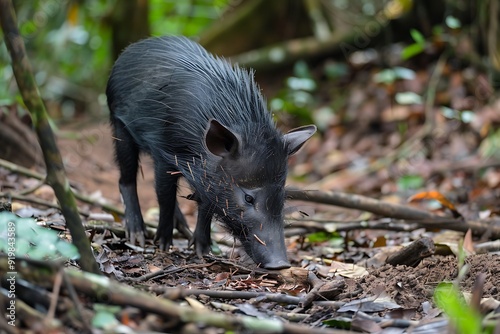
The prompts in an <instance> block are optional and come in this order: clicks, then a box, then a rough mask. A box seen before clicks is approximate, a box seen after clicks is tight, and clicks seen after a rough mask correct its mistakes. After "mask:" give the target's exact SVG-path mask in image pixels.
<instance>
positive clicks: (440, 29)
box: [401, 15, 462, 60]
mask: <svg viewBox="0 0 500 334" xmlns="http://www.w3.org/2000/svg"><path fill="white" fill-rule="evenodd" d="M461 27H462V24H461V23H460V20H459V19H457V18H456V17H454V16H451V15H448V16H446V18H445V22H444V25H438V26H435V27H434V28H433V29H432V36H430V37H429V38H428V39H426V38H425V36H424V35H422V33H421V32H420V31H418V30H416V29H412V30H410V35H411V38H412V39H413V41H414V43H412V44H410V45H408V46H406V47H405V48H404V49H403V51H402V52H401V58H402V59H404V60H407V59H410V58H412V57H415V56H416V55H418V54H421V53H422V52H424V51H425V50H426V49H427V48H429V47H430V46H431V45H432V41H433V40H440V41H444V42H446V43H450V42H452V41H453V38H449V37H450V36H449V35H448V36H447V35H445V34H446V29H449V30H455V29H459V28H461ZM452 43H453V42H452Z"/></svg>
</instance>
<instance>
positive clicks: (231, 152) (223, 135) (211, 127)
mask: <svg viewBox="0 0 500 334" xmlns="http://www.w3.org/2000/svg"><path fill="white" fill-rule="evenodd" d="M205 144H206V145H207V148H208V150H209V151H210V152H211V153H213V154H214V155H216V156H219V157H222V158H226V157H236V156H237V155H238V150H239V146H240V140H239V138H238V136H237V135H236V134H234V133H233V132H232V131H231V130H229V129H228V128H226V127H225V126H224V125H222V124H220V123H219V122H218V121H216V120H215V119H212V120H210V121H209V122H208V126H207V130H206V132H205Z"/></svg>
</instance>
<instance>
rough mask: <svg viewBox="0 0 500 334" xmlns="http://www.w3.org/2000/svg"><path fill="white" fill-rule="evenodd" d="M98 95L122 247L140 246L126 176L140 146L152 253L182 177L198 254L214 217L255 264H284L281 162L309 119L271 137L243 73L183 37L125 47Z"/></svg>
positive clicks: (165, 232)
mask: <svg viewBox="0 0 500 334" xmlns="http://www.w3.org/2000/svg"><path fill="white" fill-rule="evenodd" d="M106 94H107V97H108V105H109V109H110V113H111V115H110V116H111V117H110V118H111V124H112V128H113V132H114V145H115V152H116V160H117V163H118V165H119V168H120V181H119V186H120V192H121V195H122V199H123V202H124V204H125V221H126V228H127V233H128V237H129V238H130V240H131V242H132V243H135V242H136V241H138V242H139V243H140V244H142V245H144V223H143V219H142V216H141V211H140V207H139V202H138V197H137V190H136V177H137V169H138V160H139V153H140V152H147V153H149V154H150V155H151V156H152V158H153V161H154V169H155V181H156V182H155V183H156V185H155V188H156V194H157V197H158V202H159V206H160V218H159V225H158V230H157V235H156V240H159V244H160V248H161V249H168V248H169V247H170V245H171V242H172V233H173V228H174V213H176V214H179V213H180V211H179V210H178V207H177V203H176V189H177V181H178V178H179V177H180V176H183V177H185V178H186V180H187V181H188V183H189V184H190V187H191V188H192V190H193V191H194V194H193V196H192V198H194V199H195V200H196V201H197V202H198V220H197V225H196V228H195V231H194V235H193V238H194V241H193V242H194V244H195V248H196V252H197V254H198V255H199V256H201V255H203V254H206V253H208V252H209V250H210V244H211V239H210V224H211V221H212V217H214V216H215V217H216V218H217V219H218V220H219V221H220V222H222V224H223V226H225V227H226V228H227V230H229V231H230V232H231V233H232V234H233V235H234V236H235V237H237V238H238V239H239V240H240V241H241V243H242V245H243V246H244V249H245V251H246V252H247V254H249V255H250V257H251V258H252V259H253V260H254V261H255V262H256V263H257V264H260V265H261V266H263V267H265V268H270V269H278V268H286V267H289V266H290V264H289V262H288V260H287V256H286V248H285V242H284V234H283V213H282V211H283V205H284V200H285V189H284V187H285V179H286V175H287V159H288V157H289V156H290V155H291V154H293V153H295V152H296V151H297V150H298V149H299V148H300V147H301V146H302V145H303V144H304V142H305V141H306V140H307V139H309V137H311V136H312V135H313V134H314V132H315V131H316V127H315V126H314V125H309V126H304V127H300V128H297V129H294V130H291V131H289V132H288V133H286V134H284V135H283V134H281V133H280V132H279V131H278V130H277V129H276V126H275V123H274V121H273V119H272V116H271V114H270V113H269V112H268V110H267V108H266V104H265V101H264V99H263V97H262V96H261V94H260V91H259V88H258V86H257V85H256V83H255V82H254V79H253V73H249V72H247V71H246V70H243V69H241V68H239V67H238V66H232V65H231V64H229V63H228V62H227V61H225V60H223V59H221V58H217V57H215V56H213V55H211V54H209V53H208V52H207V51H206V50H205V49H203V48H202V47H201V46H200V45H199V44H197V43H195V42H193V41H191V40H189V39H187V38H184V37H172V36H170V37H159V38H149V39H146V40H142V41H140V42H137V43H135V44H132V45H130V46H129V47H128V48H126V49H125V50H124V51H123V53H122V54H121V55H120V57H119V58H118V60H117V61H116V63H115V65H114V66H113V69H112V72H111V76H110V78H109V82H108V86H107V90H106Z"/></svg>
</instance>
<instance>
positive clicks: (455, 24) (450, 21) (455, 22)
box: [445, 15, 462, 29]
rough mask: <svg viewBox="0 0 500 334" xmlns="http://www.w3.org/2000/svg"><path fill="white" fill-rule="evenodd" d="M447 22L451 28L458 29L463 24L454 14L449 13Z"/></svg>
mask: <svg viewBox="0 0 500 334" xmlns="http://www.w3.org/2000/svg"><path fill="white" fill-rule="evenodd" d="M445 23H446V25H447V26H448V28H450V29H458V28H460V27H461V26H462V24H461V23H460V20H459V19H457V18H456V17H454V16H452V15H448V16H447V17H446V19H445Z"/></svg>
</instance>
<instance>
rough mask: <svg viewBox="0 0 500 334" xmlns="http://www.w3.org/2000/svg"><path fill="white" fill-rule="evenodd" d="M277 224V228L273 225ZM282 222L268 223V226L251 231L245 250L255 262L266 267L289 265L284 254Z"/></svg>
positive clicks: (281, 267)
mask: <svg viewBox="0 0 500 334" xmlns="http://www.w3.org/2000/svg"><path fill="white" fill-rule="evenodd" d="M278 224H279V226H280V227H279V228H277V229H273V228H272V227H273V226H276V225H278ZM282 224H283V223H282V222H275V223H274V225H273V224H268V228H267V229H266V228H264V229H262V230H259V231H253V233H252V234H251V235H249V236H248V237H249V238H248V239H249V240H247V242H248V243H246V244H245V250H246V252H247V253H248V254H249V255H250V256H251V257H252V259H253V260H254V261H255V263H257V264H259V265H260V266H261V267H263V268H266V269H284V268H289V267H290V262H288V259H287V256H286V246H285V238H284V233H283V227H282Z"/></svg>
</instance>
